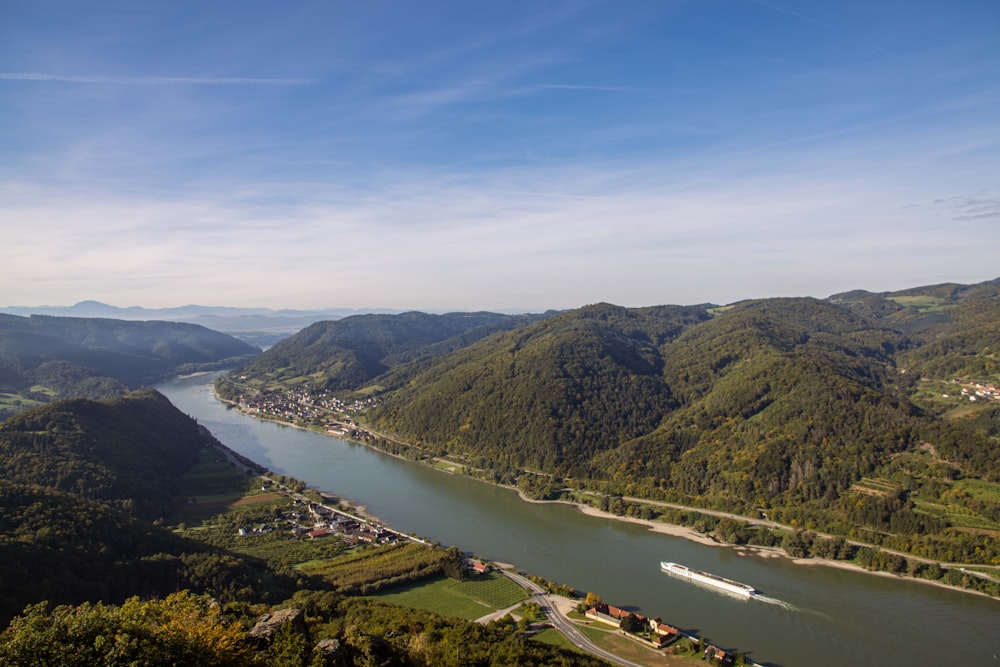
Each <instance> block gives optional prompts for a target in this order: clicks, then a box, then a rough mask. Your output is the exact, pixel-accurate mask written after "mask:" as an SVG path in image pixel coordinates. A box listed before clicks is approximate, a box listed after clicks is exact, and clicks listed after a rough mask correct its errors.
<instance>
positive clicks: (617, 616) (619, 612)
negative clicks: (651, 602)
mask: <svg viewBox="0 0 1000 667" xmlns="http://www.w3.org/2000/svg"><path fill="white" fill-rule="evenodd" d="M631 613H632V612H630V611H626V610H624V609H619V608H618V607H614V606H612V605H609V604H607V603H606V602H601V603H600V604H598V605H596V606H595V607H593V608H592V609H588V610H587V613H586V616H587V618H592V619H594V620H595V621H600V622H601V623H607V624H608V625H613V626H615V627H616V628H620V627H621V625H622V619H624V618H625V617H626V616H628V615H629V614H631ZM635 617H636V618H637V619H639V621H640V622H642V623H643V624H645V623H646V622H647V621H646V617H645V616H642V615H641V614H635Z"/></svg>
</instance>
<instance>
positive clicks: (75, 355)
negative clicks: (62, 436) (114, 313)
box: [0, 314, 260, 418]
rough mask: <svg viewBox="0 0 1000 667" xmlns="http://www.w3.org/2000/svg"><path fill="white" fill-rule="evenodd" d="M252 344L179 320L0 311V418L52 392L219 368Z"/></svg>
mask: <svg viewBox="0 0 1000 667" xmlns="http://www.w3.org/2000/svg"><path fill="white" fill-rule="evenodd" d="M259 352H260V348H258V347H255V346H253V345H250V344H249V343H246V342H244V341H241V340H237V339H236V338H234V337H233V336H230V335H228V334H225V333H221V332H219V331H213V330H211V329H207V328H205V327H203V326H200V325H197V324H190V323H187V322H158V321H141V322H130V321H125V320H115V319H108V318H96V317H90V318H86V317H55V316H50V315H32V316H31V317H20V316H18V315H7V314H0V418H4V417H6V416H9V415H11V414H15V413H17V412H19V411H20V410H22V409H24V408H26V407H30V406H32V405H35V404H37V403H47V402H49V401H52V400H55V399H59V398H76V397H85V398H108V397H113V396H121V395H122V394H124V393H126V392H127V391H128V390H129V389H135V388H138V387H141V386H144V385H149V384H151V383H153V382H156V381H157V380H160V379H162V378H164V377H167V376H170V375H176V374H181V373H192V372H195V371H204V370H212V369H216V368H226V367H229V366H232V365H233V364H236V363H240V362H241V361H245V360H246V359H248V358H249V357H253V356H255V355H257V354H258V353H259Z"/></svg>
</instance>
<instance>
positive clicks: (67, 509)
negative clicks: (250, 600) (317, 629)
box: [0, 390, 294, 624]
mask: <svg viewBox="0 0 1000 667" xmlns="http://www.w3.org/2000/svg"><path fill="white" fill-rule="evenodd" d="M212 442H214V439H213V438H212V436H211V435H210V434H208V433H207V432H206V431H204V429H202V428H200V427H199V426H198V425H197V424H196V423H194V422H193V421H192V420H191V419H190V418H189V417H187V416H186V415H183V414H182V413H180V412H179V411H178V410H177V409H176V408H174V406H173V405H171V404H170V402H169V401H167V399H166V398H164V397H163V396H162V395H160V394H159V393H157V392H155V391H153V390H143V391H140V392H137V393H134V394H130V395H127V396H125V397H122V398H118V399H112V400H110V401H106V402H99V401H91V400H88V399H73V400H68V401H61V402H56V403H53V404H50V405H46V406H42V407H39V408H36V409H34V410H29V411H27V412H25V413H22V414H21V415H18V416H17V417H14V418H12V419H9V420H7V421H6V422H4V423H2V424H0V480H2V481H0V508H2V513H0V554H2V556H0V558H2V562H3V563H4V567H3V575H2V576H3V587H2V590H3V597H2V599H0V623H2V624H5V623H7V622H8V621H9V620H10V618H11V617H12V616H13V615H14V614H16V613H18V612H20V611H21V610H22V609H23V608H24V606H25V604H27V603H29V602H38V601H42V600H48V601H51V602H53V603H66V604H70V603H73V604H76V603H80V602H84V601H87V600H94V601H96V600H102V601H106V602H121V601H124V600H125V599H126V598H128V597H130V596H133V595H160V596H162V595H166V594H168V593H171V592H173V591H176V590H178V589H190V590H193V591H196V592H208V591H210V592H212V593H213V594H215V595H217V596H218V597H219V598H220V599H223V600H238V599H242V598H246V597H247V596H248V595H249V591H251V590H252V591H254V593H253V596H254V597H255V598H259V599H272V598H273V599H276V600H277V599H282V598H283V597H284V596H286V595H290V594H291V592H292V591H293V590H294V587H293V585H292V583H291V582H292V581H293V578H292V577H290V576H289V574H288V573H283V574H282V573H277V572H274V571H271V570H269V569H268V568H266V567H265V564H264V563H263V562H259V561H255V560H253V559H247V558H244V557H240V556H236V555H233V554H230V553H227V552H225V551H224V550H221V549H215V548H209V547H207V546H206V545H204V544H200V543H195V542H192V541H191V540H189V539H185V538H183V537H180V536H178V535H176V534H174V533H173V532H171V531H170V530H167V529H166V528H165V527H164V525H165V524H166V522H169V521H170V520H172V519H173V518H174V517H175V515H176V509H177V507H176V504H177V502H178V501H179V495H180V490H181V477H182V476H183V474H184V472H185V471H186V470H188V469H189V468H190V467H191V466H192V465H194V463H195V462H196V461H197V459H198V452H199V451H200V450H201V449H202V448H204V447H206V446H208V445H210V444H211V443H212Z"/></svg>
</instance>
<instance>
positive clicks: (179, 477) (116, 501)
mask: <svg viewBox="0 0 1000 667" xmlns="http://www.w3.org/2000/svg"><path fill="white" fill-rule="evenodd" d="M216 444H217V443H215V441H214V439H213V438H212V436H211V435H210V434H209V433H208V432H207V431H205V430H204V429H202V428H200V427H199V426H198V425H197V424H196V423H195V422H194V421H193V420H191V419H190V418H189V417H187V416H185V415H183V414H181V413H180V412H179V411H178V410H177V409H176V408H174V407H173V406H172V405H171V404H170V403H169V402H168V401H167V400H166V399H165V398H164V397H163V396H162V395H160V394H158V393H157V392H155V391H153V390H144V391H141V392H137V393H133V394H130V395H128V396H125V397H123V398H118V399H113V400H109V401H92V400H84V399H73V400H67V401H60V402H56V403H53V404H51V405H47V406H42V407H39V408H35V409H31V410H28V411H26V412H24V413H22V414H20V415H18V416H17V417H15V418H12V419H10V420H8V421H6V422H4V423H2V424H0V562H2V563H3V567H2V570H0V582H2V586H0V663H2V664H5V665H6V664H11V665H15V664H16V665H81V664H87V665H90V664H102V665H158V664H183V665H234V666H235V665H251V664H253V665H282V666H283V665H304V664H314V665H316V664H323V665H348V664H358V665H361V664H399V665H402V664H408V665H436V664H445V662H447V661H445V660H443V658H444V657H449V656H457V655H458V654H459V651H461V654H462V655H463V656H466V657H468V659H469V660H472V661H473V662H476V663H477V664H504V665H594V666H595V667H596V665H600V664H606V663H603V662H602V661H600V660H599V659H597V658H592V657H589V656H585V655H581V654H578V653H574V652H572V651H569V650H568V649H561V648H557V647H554V646H550V645H547V644H544V643H540V642H534V641H530V640H528V639H526V637H525V635H524V634H522V632H520V631H519V630H518V627H517V625H516V624H515V623H514V621H513V620H511V619H510V618H507V619H505V620H502V621H500V622H496V623H490V624H489V625H480V624H477V623H473V622H470V621H465V620H462V618H460V617H444V616H441V615H438V614H435V613H432V612H427V611H420V610H415V609H407V608H403V607H398V606H394V605H390V604H385V603H381V602H377V601H374V600H369V599H364V598H359V597H351V596H350V595H349V594H348V593H346V592H344V591H345V590H349V591H350V590H363V589H367V588H371V589H372V590H379V589H381V588H384V587H386V586H390V585H400V584H405V583H410V582H412V581H415V580H418V579H422V578H428V577H443V576H444V575H445V574H446V573H449V572H451V573H452V574H454V575H455V576H461V561H462V555H461V552H460V551H459V550H458V549H455V548H452V549H444V548H443V547H438V546H431V545H425V544H418V543H406V544H398V543H390V544H388V545H384V546H375V545H371V546H368V545H361V546H359V547H356V548H353V549H350V548H349V546H348V542H347V540H346V539H344V538H341V537H333V536H329V537H326V539H324V540H316V541H313V540H305V539H300V537H299V531H289V530H288V526H289V522H290V521H292V520H295V521H296V522H297V520H298V517H299V516H300V512H301V513H302V514H303V515H306V516H302V520H303V521H306V522H309V523H310V524H311V522H312V521H313V520H314V519H313V518H312V517H311V515H308V513H307V512H305V510H304V505H305V504H306V503H304V502H303V501H302V500H301V498H300V497H298V496H297V495H295V496H294V497H293V496H292V495H290V494H285V493H265V492H261V491H259V487H260V485H261V483H262V480H261V479H260V478H253V479H252V480H251V478H248V477H247V476H246V475H245V474H244V473H243V471H242V470H239V469H234V468H232V467H231V466H230V465H228V459H227V457H225V456H221V455H220V453H219V451H218V449H217V448H216V447H215V445H216ZM251 481H252V482H253V483H252V487H253V489H252V490H251V489H250V486H251ZM283 481H285V482H288V483H294V484H298V483H297V482H294V480H288V479H283ZM263 483H264V484H270V482H269V481H268V480H263ZM234 492H235V493H234ZM181 493H183V499H184V500H185V501H187V500H188V498H189V494H190V495H195V494H197V495H198V498H199V502H198V503H194V502H193V501H194V499H193V498H191V501H192V502H191V503H187V502H185V507H184V509H185V512H184V514H183V516H184V517H185V518H188V519H190V520H192V521H197V522H198V525H196V526H194V527H188V526H186V525H185V524H183V523H181V524H175V525H174V527H173V528H167V527H165V524H167V523H169V522H170V517H174V511H173V510H174V509H175V504H176V502H178V501H179V500H180V498H179V497H178V496H179V495H180V494H181ZM315 497H317V498H318V496H315ZM220 499H221V502H220ZM307 516H308V518H307ZM151 517H157V518H156V520H155V521H150V520H149V519H150V518H151ZM160 517H167V521H166V522H164V521H161V520H160ZM197 517H200V518H197ZM248 525H253V526H257V527H259V526H264V525H267V526H271V527H272V529H271V530H268V531H250V533H252V534H253V536H252V537H251V536H250V535H249V534H248V535H247V536H246V537H244V531H243V530H242V528H243V527H245V526H248ZM302 530H305V529H304V528H303V529H302ZM258 532H259V534H258ZM303 563H308V564H309V566H310V568H311V569H312V570H318V571H320V572H321V574H311V573H310V571H309V570H308V569H306V568H303V569H299V570H293V569H291V566H292V565H302V564H303ZM449 568H450V569H449ZM498 580H499V584H505V585H506V586H507V587H509V588H513V590H514V591H515V592H516V595H513V596H511V594H510V593H508V597H510V598H511V600H512V601H515V602H516V601H518V600H523V599H524V598H525V597H526V595H525V594H524V593H523V592H522V591H521V590H520V589H519V588H518V587H517V586H515V585H514V584H511V583H509V582H507V581H506V580H505V579H503V577H498ZM337 581H341V582H344V581H347V582H349V584H350V585H341V586H340V587H339V589H338V590H340V589H342V590H340V592H334V590H333V589H334V582H337ZM487 586H490V589H491V590H498V589H497V587H496V585H492V584H487ZM476 599H478V598H476ZM467 601H468V598H466V602H467ZM466 602H463V604H464V603H466ZM474 604H475V603H474ZM482 608H483V609H484V610H489V609H493V608H494V607H491V606H489V604H487V603H483V607H482ZM477 613H480V612H478V611H477Z"/></svg>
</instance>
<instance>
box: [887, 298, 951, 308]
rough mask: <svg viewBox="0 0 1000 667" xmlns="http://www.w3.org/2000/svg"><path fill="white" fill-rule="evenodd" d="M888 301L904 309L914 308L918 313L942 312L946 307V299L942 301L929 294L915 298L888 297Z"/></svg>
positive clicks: (947, 303)
mask: <svg viewBox="0 0 1000 667" xmlns="http://www.w3.org/2000/svg"><path fill="white" fill-rule="evenodd" d="M886 298H887V299H888V300H889V301H895V302H896V303H898V304H899V305H900V306H903V307H904V308H914V309H916V310H919V311H928V310H942V309H944V308H946V307H948V305H949V302H948V299H943V298H941V297H937V296H931V295H929V294H921V295H917V296H888V297H886Z"/></svg>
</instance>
